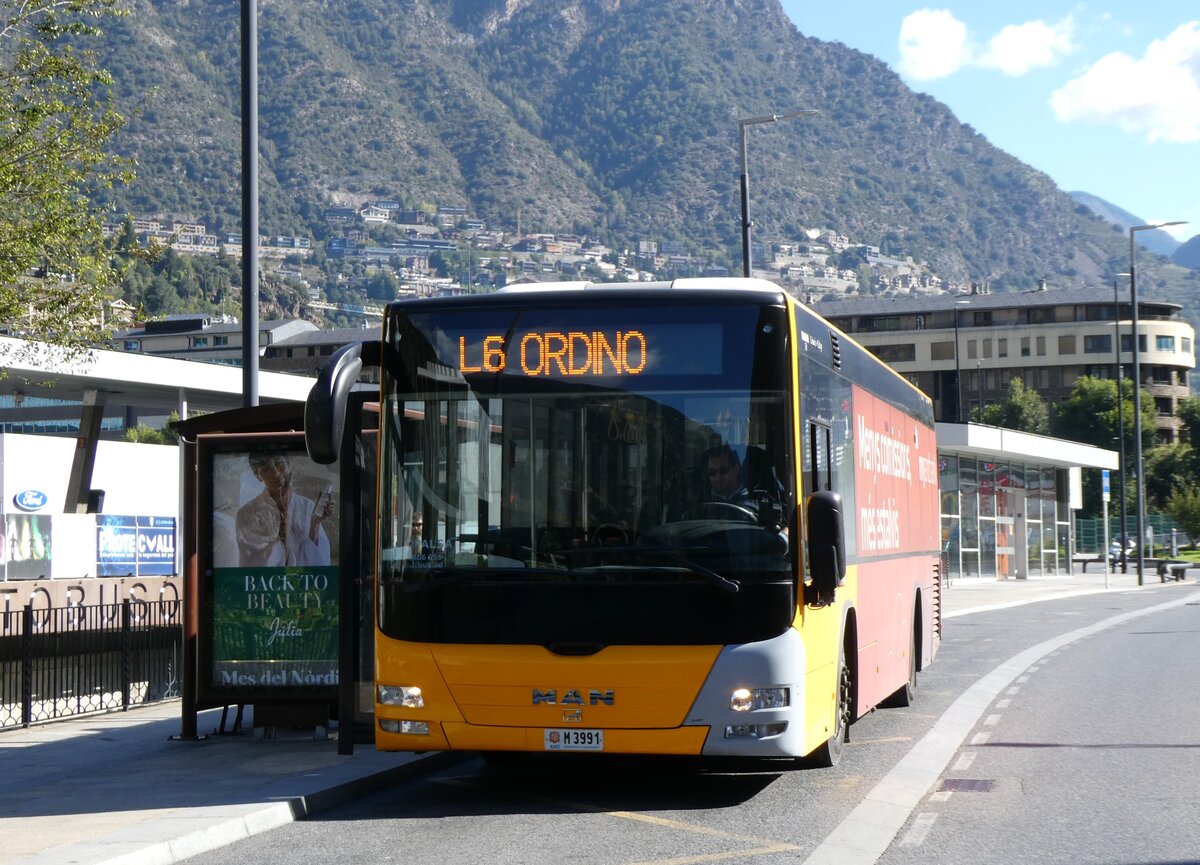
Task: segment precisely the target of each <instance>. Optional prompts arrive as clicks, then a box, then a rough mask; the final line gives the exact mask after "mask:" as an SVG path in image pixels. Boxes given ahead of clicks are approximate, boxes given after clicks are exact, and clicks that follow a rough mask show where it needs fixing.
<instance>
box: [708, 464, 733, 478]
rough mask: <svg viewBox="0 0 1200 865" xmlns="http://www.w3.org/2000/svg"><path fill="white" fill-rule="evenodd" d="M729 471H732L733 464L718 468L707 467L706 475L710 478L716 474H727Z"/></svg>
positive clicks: (722, 475)
mask: <svg viewBox="0 0 1200 865" xmlns="http://www.w3.org/2000/svg"><path fill="white" fill-rule="evenodd" d="M731 471H733V466H721V467H720V468H713V469H709V470H708V476H709V477H710V478H715V477H716V476H717V475H720V476H721V477H725V475H727V474H729V473H730V472H731Z"/></svg>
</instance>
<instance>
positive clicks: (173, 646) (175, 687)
mask: <svg viewBox="0 0 1200 865" xmlns="http://www.w3.org/2000/svg"><path fill="white" fill-rule="evenodd" d="M182 621H183V605H182V604H181V603H180V602H179V601H140V600H129V601H123V602H121V603H119V604H100V605H96V606H86V607H85V606H69V607H55V608H50V609H34V608H33V607H32V606H27V607H25V608H24V609H22V610H16V611H13V612H8V613H0V729H4V728H9V727H28V726H29V725H30V724H37V723H40V722H43V721H52V720H55V719H56V718H66V717H69V716H72V715H83V714H87V713H92V712H107V711H113V710H116V709H128V708H129V707H130V706H138V705H142V704H144V703H153V702H157V701H159V700H167V699H171V698H174V697H178V696H179V687H180V668H181V659H182V649H183V627H182Z"/></svg>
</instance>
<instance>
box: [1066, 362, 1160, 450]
mask: <svg viewBox="0 0 1200 865" xmlns="http://www.w3.org/2000/svg"><path fill="white" fill-rule="evenodd" d="M1121 384H1122V390H1121V406H1122V408H1121V410H1120V413H1119V412H1118V409H1117V383H1116V382H1115V381H1113V380H1112V379H1107V378H1092V377H1091V376H1082V377H1081V378H1079V379H1078V380H1077V381H1076V382H1075V386H1074V387H1073V388H1072V389H1071V395H1070V396H1069V397H1067V398H1066V399H1065V400H1063V401H1062V402H1061V403H1059V404H1058V406H1057V407H1056V408H1055V411H1054V420H1053V423H1052V424H1051V426H1052V429H1053V432H1054V435H1056V436H1058V437H1059V438H1064V439H1068V440H1070V441H1077V442H1083V443H1084V444H1090V445H1095V446H1096V447H1100V448H1105V449H1107V450H1116V449H1117V448H1118V447H1119V442H1118V439H1119V437H1120V436H1119V434H1118V431H1119V429H1120V426H1121V416H1122V415H1123V417H1124V425H1125V453H1127V454H1132V453H1133V452H1134V443H1135V434H1136V433H1135V426H1134V422H1133V382H1131V381H1129V379H1125V380H1124V381H1122V382H1121ZM1157 424H1158V416H1157V413H1156V412H1155V409H1154V398H1153V397H1152V396H1151V395H1150V394H1148V393H1146V392H1145V391H1142V447H1143V448H1144V449H1149V448H1150V447H1151V446H1153V444H1154V434H1155V428H1156V427H1157Z"/></svg>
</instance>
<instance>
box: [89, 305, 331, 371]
mask: <svg viewBox="0 0 1200 865" xmlns="http://www.w3.org/2000/svg"><path fill="white" fill-rule="evenodd" d="M316 329H317V326H316V325H315V324H313V323H312V322H311V321H304V320H302V319H292V320H290V321H263V322H259V331H258V346H259V354H260V355H261V354H263V353H265V352H266V350H267V349H268V348H269V347H270V346H271V345H273V344H274V343H275V342H277V341H279V340H281V339H286V338H288V337H289V336H293V335H295V334H298V333H304V332H305V331H313V330H316ZM112 346H113V349H114V350H116V351H126V352H136V353H138V354H149V355H156V356H158V357H173V358H180V359H183V360H199V361H204V362H206V363H219V364H227V365H230V366H240V365H241V363H242V326H241V324H239V323H238V322H237V321H233V320H227V319H223V318H218V317H215V316H212V315H206V314H202V313H189V314H184V315H169V316H167V317H166V318H164V319H161V320H159V321H148V322H146V323H145V324H144V325H142V326H141V327H134V328H128V329H126V330H119V331H116V332H114V333H113V336H112Z"/></svg>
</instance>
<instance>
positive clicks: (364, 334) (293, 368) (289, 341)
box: [262, 319, 379, 382]
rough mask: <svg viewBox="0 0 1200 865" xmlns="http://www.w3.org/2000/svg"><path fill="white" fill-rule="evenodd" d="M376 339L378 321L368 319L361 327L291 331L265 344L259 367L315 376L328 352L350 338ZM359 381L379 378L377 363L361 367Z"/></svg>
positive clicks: (331, 351) (371, 380)
mask: <svg viewBox="0 0 1200 865" xmlns="http://www.w3.org/2000/svg"><path fill="white" fill-rule="evenodd" d="M378 339H379V321H378V319H370V320H369V321H367V322H365V323H364V324H363V326H362V327H341V328H333V329H331V330H306V331H301V332H299V333H293V334H291V335H290V336H288V337H285V338H283V339H279V340H276V341H275V342H274V343H272V344H271V345H269V346H267V349H266V351H265V352H264V353H263V358H262V368H263V369H266V370H271V371H273V372H287V373H298V374H300V375H306V376H312V377H314V378H315V377H316V375H317V373H319V372H320V371H321V367H323V366H324V365H325V361H327V360H329V356H330V355H331V354H333V353H334V352H335V351H337V350H338V349H339V348H341V347H342V346H344V345H349V344H350V343H352V342H360V341H371V340H378ZM359 380H360V381H369V382H378V381H379V369H378V367H364V368H363V371H362V375H360V376H359Z"/></svg>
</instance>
